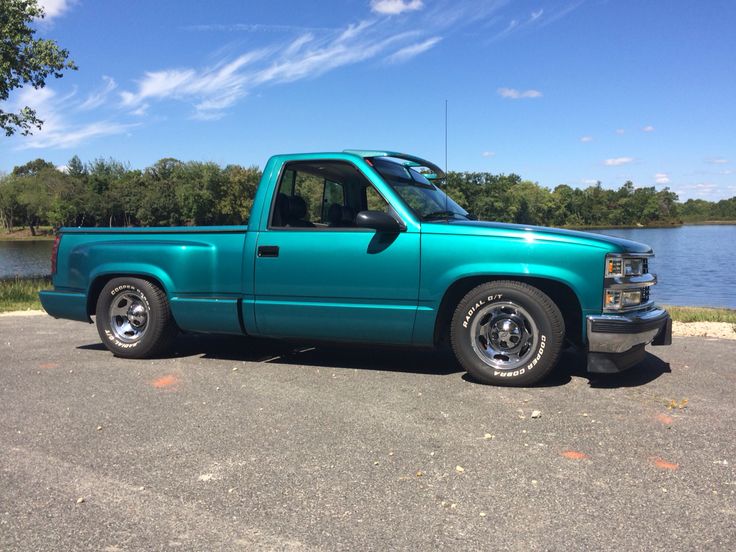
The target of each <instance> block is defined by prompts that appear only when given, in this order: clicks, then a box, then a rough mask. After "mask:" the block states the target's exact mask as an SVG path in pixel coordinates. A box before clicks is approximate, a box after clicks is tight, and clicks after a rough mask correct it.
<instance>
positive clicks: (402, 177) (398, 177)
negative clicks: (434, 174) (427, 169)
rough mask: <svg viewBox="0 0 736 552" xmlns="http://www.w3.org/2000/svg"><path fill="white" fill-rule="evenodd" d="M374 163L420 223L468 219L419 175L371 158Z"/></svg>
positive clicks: (465, 213) (382, 159)
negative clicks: (423, 221)
mask: <svg viewBox="0 0 736 552" xmlns="http://www.w3.org/2000/svg"><path fill="white" fill-rule="evenodd" d="M371 163H373V167H374V168H375V169H376V171H378V174H380V175H381V176H382V177H383V179H384V180H385V181H386V182H387V183H388V184H389V185H390V186H391V187H392V188H393V189H394V190H395V191H396V193H397V194H399V195H400V196H401V198H402V199H403V200H404V201H405V202H406V204H407V205H408V206H409V207H410V208H411V210H412V211H414V213H416V215H417V216H418V217H419V218H420V219H421V220H432V219H442V218H454V217H462V218H469V217H468V212H467V211H466V210H465V209H463V208H462V207H460V206H459V205H458V204H457V203H455V202H454V201H453V200H452V199H451V198H450V197H449V196H448V195H447V194H445V192H443V191H442V190H440V189H439V188H438V187H437V186H435V185H434V184H432V183H431V182H430V181H429V180H427V179H426V178H425V177H424V176H422V174H421V173H420V172H419V171H416V170H414V169H412V168H410V167H407V166H405V165H402V164H401V163H397V162H395V161H390V160H388V159H386V158H382V157H374V158H372V159H371Z"/></svg>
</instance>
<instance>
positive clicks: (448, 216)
mask: <svg viewBox="0 0 736 552" xmlns="http://www.w3.org/2000/svg"><path fill="white" fill-rule="evenodd" d="M448 180H449V177H448V174H447V98H445V216H446V217H447V220H448V221H449V220H450V212H449V209H448V199H447V184H448V183H449V182H448Z"/></svg>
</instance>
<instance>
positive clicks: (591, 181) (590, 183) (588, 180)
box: [583, 178, 598, 186]
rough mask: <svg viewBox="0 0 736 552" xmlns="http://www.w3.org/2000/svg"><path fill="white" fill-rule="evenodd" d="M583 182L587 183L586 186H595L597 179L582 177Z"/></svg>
mask: <svg viewBox="0 0 736 552" xmlns="http://www.w3.org/2000/svg"><path fill="white" fill-rule="evenodd" d="M583 184H587V185H588V186H595V185H596V184H598V180H597V179H595V178H584V179H583Z"/></svg>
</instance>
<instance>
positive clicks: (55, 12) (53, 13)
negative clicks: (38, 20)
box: [38, 0, 76, 21]
mask: <svg viewBox="0 0 736 552" xmlns="http://www.w3.org/2000/svg"><path fill="white" fill-rule="evenodd" d="M75 3H76V0H38V4H39V5H40V6H41V7H42V8H43V11H44V13H45V14H46V17H45V18H44V21H51V20H52V19H54V18H56V17H59V16H60V15H63V14H64V12H66V11H67V10H68V9H69V8H70V7H71V6H72V4H75Z"/></svg>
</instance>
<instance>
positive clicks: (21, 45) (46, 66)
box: [0, 0, 77, 136]
mask: <svg viewBox="0 0 736 552" xmlns="http://www.w3.org/2000/svg"><path fill="white" fill-rule="evenodd" d="M43 17H44V11H43V8H42V7H41V6H39V5H38V2H37V1H36V0H2V2H0V102H5V101H6V100H7V99H8V97H9V96H10V91H11V90H14V89H16V88H21V87H23V86H24V85H26V84H30V85H31V86H33V88H43V87H44V86H45V85H46V79H47V78H49V77H52V76H53V77H56V78H57V79H58V78H61V77H62V76H63V74H64V73H63V71H64V70H65V69H76V68H77V66H76V65H75V64H74V62H73V61H71V60H70V59H69V52H68V51H67V50H65V49H63V48H60V47H59V45H58V44H57V43H56V42H54V41H53V40H48V39H42V38H36V37H35V36H34V35H35V34H36V31H35V29H33V28H32V23H33V21H34V20H35V19H40V18H43ZM42 125H43V121H42V120H41V119H39V118H38V117H36V112H35V111H34V110H33V109H31V108H30V107H28V106H24V107H21V108H20V109H18V110H17V112H7V111H4V110H2V109H0V129H2V130H4V131H5V135H6V136H11V135H13V134H15V132H16V131H18V130H20V133H21V134H22V135H24V136H25V135H28V134H31V133H32V132H31V129H32V128H33V127H35V128H37V129H39V130H40V129H41V126H42Z"/></svg>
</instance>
